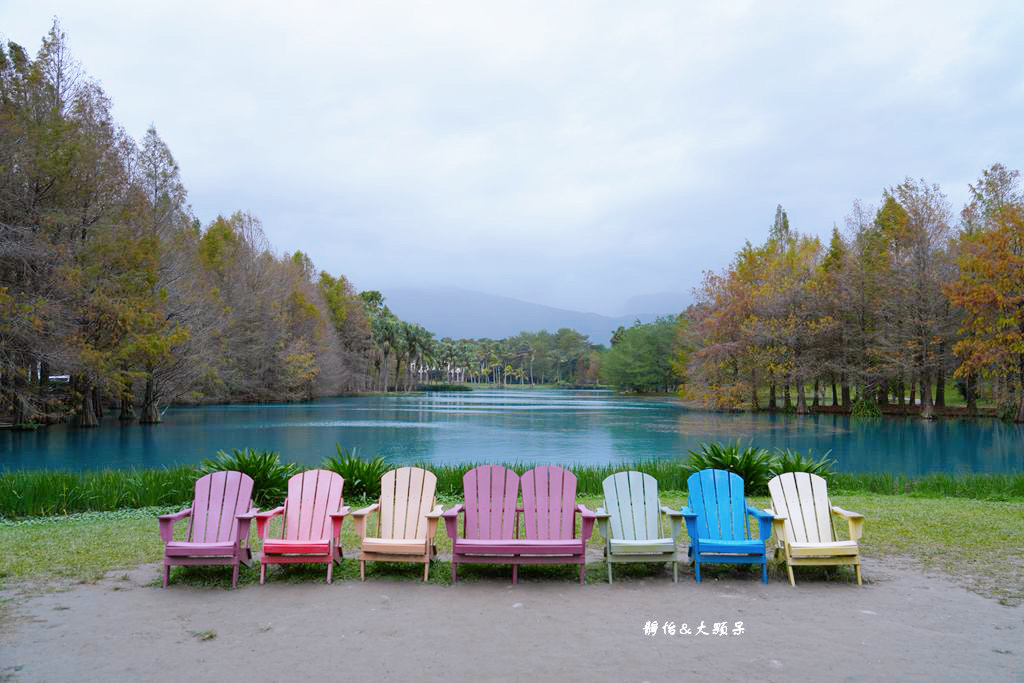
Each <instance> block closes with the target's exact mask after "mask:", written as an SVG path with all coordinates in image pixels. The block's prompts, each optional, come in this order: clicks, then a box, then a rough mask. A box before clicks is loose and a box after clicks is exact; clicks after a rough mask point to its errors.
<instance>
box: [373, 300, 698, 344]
mask: <svg viewBox="0 0 1024 683" xmlns="http://www.w3.org/2000/svg"><path fill="white" fill-rule="evenodd" d="M382 293H383V294H384V303H385V305H387V307H388V308H390V309H391V311H392V312H393V313H394V314H395V315H397V316H398V317H399V318H401V319H402V320H406V321H408V322H413V323H418V324H420V325H422V326H423V327H425V328H427V329H428V330H430V331H431V332H433V333H434V334H435V335H437V337H438V338H439V339H440V338H443V337H451V338H453V339H483V338H487V339H504V338H506V337H513V336H515V335H517V334H519V333H520V332H540V331H541V330H547V331H549V332H556V331H558V330H559V329H561V328H563V327H569V328H572V329H574V330H576V331H577V332H580V333H582V334H585V335H587V336H588V337H589V338H590V341H591V342H592V343H594V344H604V345H605V346H608V344H609V343H610V341H611V337H612V334H613V333H614V332H615V330H616V329H618V327H619V326H620V325H621V326H625V327H629V326H630V325H632V324H633V323H635V322H636V321H637V320H639V321H640V322H644V323H647V322H651V321H653V320H654V319H655V318H657V317H658V315H668V314H676V313H680V312H681V311H682V310H683V308H684V307H685V303H681V304H680V305H679V307H678V309H677V310H671V311H665V312H661V313H650V312H648V313H635V314H631V315H620V316H606V315H600V314H598V313H583V312H581V311H570V310H566V309H563V308H554V307H552V306H543V305H541V304H533V303H530V302H528V301H520V300H519V299H512V298H509V297H504V296H495V295H493V294H484V293H483V292H475V291H472V290H468V289H459V288H456V287H434V288H422V289H421V288H416V289H411V288H408V289H389V290H384V291H383V292H382ZM670 296H672V295H669V294H658V295H651V297H650V300H642V299H640V298H638V299H634V300H631V301H630V303H633V302H641V301H642V303H644V304H654V303H655V302H656V303H657V304H660V305H671V304H670V303H668V302H670V301H671V299H669V298H668V297H670ZM675 296H676V297H677V299H678V295H675ZM645 299H646V298H645Z"/></svg>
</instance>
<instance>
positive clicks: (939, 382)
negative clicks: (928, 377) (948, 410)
mask: <svg viewBox="0 0 1024 683" xmlns="http://www.w3.org/2000/svg"><path fill="white" fill-rule="evenodd" d="M939 357H940V358H941V357H942V356H941V354H940V356H939ZM935 405H936V406H937V407H940V408H945V407H946V368H945V365H944V364H943V363H941V362H940V363H939V367H938V369H937V370H936V371H935Z"/></svg>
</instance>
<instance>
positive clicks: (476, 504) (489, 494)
mask: <svg viewBox="0 0 1024 683" xmlns="http://www.w3.org/2000/svg"><path fill="white" fill-rule="evenodd" d="M462 487H463V492H464V494H465V498H464V501H465V502H464V505H465V510H466V522H465V523H466V530H465V536H466V538H475V539H500V540H506V539H510V538H515V533H516V506H517V503H518V502H519V475H518V474H516V473H515V472H513V471H512V470H509V469H505V468H504V467H501V466H500V465H482V466H480V467H474V468H473V469H471V470H470V471H469V472H466V474H465V475H463V477H462Z"/></svg>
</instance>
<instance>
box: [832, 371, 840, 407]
mask: <svg viewBox="0 0 1024 683" xmlns="http://www.w3.org/2000/svg"><path fill="white" fill-rule="evenodd" d="M831 379H832V405H833V406H837V405H839V391H838V389H839V387H838V386H837V385H836V375H835V373H834V372H833V373H832V377H831Z"/></svg>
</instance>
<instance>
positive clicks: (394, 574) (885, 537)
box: [0, 492, 1024, 605]
mask: <svg viewBox="0 0 1024 683" xmlns="http://www.w3.org/2000/svg"><path fill="white" fill-rule="evenodd" d="M685 498H686V496H685V494H684V493H680V492H675V493H671V492H666V493H665V494H663V496H662V502H663V503H665V504H667V505H670V506H672V507H678V506H680V505H682V504H683V503H684V502H685ZM442 502H443V503H444V504H445V506H446V507H448V506H449V505H451V504H452V503H454V502H455V500H454V499H453V500H445V501H442ZM581 502H583V503H584V504H586V505H587V506H588V507H590V508H592V509H593V508H596V507H598V506H599V505H600V504H601V499H600V498H599V497H596V496H583V497H581ZM751 502H752V503H753V504H754V505H757V506H759V507H765V506H767V505H768V500H767V498H752V499H751ZM833 502H835V503H836V504H837V505H840V506H841V507H844V508H846V509H848V510H855V511H857V512H860V513H862V514H864V515H865V516H866V517H867V522H866V524H865V534H864V538H863V539H862V541H861V542H862V548H863V552H864V554H865V555H866V556H868V557H870V558H873V559H875V560H876V561H879V560H881V561H884V560H885V558H886V557H892V558H904V557H905V558H910V559H912V560H915V561H916V562H917V563H919V565H920V566H921V567H922V568H924V569H927V570H938V571H941V572H944V573H946V574H948V575H949V576H951V577H952V578H953V579H954V580H955V581H957V582H958V583H960V584H961V585H963V586H965V587H966V588H968V589H970V590H973V591H975V592H977V593H980V594H982V595H985V596H987V597H990V598H994V599H996V600H999V601H1000V602H1002V603H1004V604H1011V605H1015V604H1021V603H1022V602H1024V523H1022V522H1024V501H1011V502H992V501H981V500H973V499H965V498H918V497H912V496H891V495H869V494H858V495H840V496H836V497H835V498H834V499H833ZM350 504H351V505H352V506H353V509H354V508H355V507H356V501H350ZM167 511H169V510H168V509H167V508H144V509H139V510H121V511H117V512H92V513H81V514H76V515H70V516H67V517H46V518H33V519H27V520H22V521H19V522H9V521H4V522H0V548H3V552H0V582H3V583H6V584H22V585H24V584H29V585H32V584H36V585H39V584H42V585H47V584H51V583H63V582H92V581H96V580H97V579H99V578H100V577H102V576H103V575H104V574H106V573H107V572H109V571H111V570H117V569H126V568H131V567H135V566H138V565H140V564H144V563H150V562H159V561H160V560H161V557H162V554H161V552H162V551H161V543H160V538H159V535H158V533H157V524H156V519H155V515H156V514H158V513H162V512H167ZM839 521H840V522H841V521H842V520H839ZM253 527H254V532H253V537H254V538H255V525H253ZM845 529H846V527H845V524H841V525H840V526H839V527H838V528H837V530H838V531H839V533H840V535H841V536H842V535H843V534H845ZM178 530H179V532H183V531H184V524H183V523H182V524H180V525H179V529H178ZM684 536H685V531H684ZM342 538H343V546H344V548H345V551H346V557H347V558H351V557H353V556H355V555H356V552H357V549H358V547H359V542H358V538H357V537H356V534H355V530H354V528H353V526H352V524H351V523H350V522H348V521H346V523H345V526H344V531H343V537H342ZM683 542H684V543H685V540H684V541H683ZM437 545H438V550H439V551H440V552H446V551H449V550H450V549H451V542H450V541H449V539H448V537H447V534H446V533H445V530H444V525H443V524H441V525H440V527H439V530H438V535H437ZM602 545H603V539H602V538H601V537H600V534H599V533H598V532H597V530H596V529H595V533H594V537H593V539H592V540H591V547H593V548H597V549H600V548H601V547H602ZM256 547H257V548H258V543H257V544H256ZM420 571H421V569H417V568H416V567H415V566H413V565H400V564H395V565H389V564H371V565H369V566H368V569H367V572H368V575H369V576H371V577H374V578H375V579H395V580H405V581H415V580H417V578H418V577H419V576H420ZM605 571H606V570H605V566H604V564H603V563H591V564H590V565H589V566H588V569H587V579H588V581H590V582H600V581H605V580H606V574H605ZM666 571H667V570H666V569H664V568H663V567H661V566H659V565H632V566H631V565H620V566H619V567H617V568H616V576H617V577H621V578H623V579H626V580H629V578H630V577H644V576H654V575H660V574H662V573H664V572H666ZM711 571H712V572H714V571H715V570H714V569H713V568H712V569H711ZM739 571H746V569H740V570H739ZM770 571H771V573H772V576H773V577H774V580H783V576H784V568H783V567H782V566H781V565H780V566H776V567H772V568H771V570H770ZM816 571H817V572H821V571H825V570H819V569H816V568H801V569H800V570H798V572H800V575H803V576H810V575H811V574H812V573H813V572H816ZM829 571H830V572H831V574H832V575H833V577H835V575H838V576H839V577H840V578H839V579H838V580H846V579H847V578H848V570H846V569H845V568H844V569H831V570H829ZM230 572H231V570H230V568H221V567H209V568H208V567H198V568H182V569H175V570H174V571H173V573H172V581H174V582H176V583H185V584H192V585H213V586H218V587H225V588H226V587H228V586H229V585H230ZM509 572H510V570H509V568H508V567H507V566H494V567H491V566H486V565H485V566H466V567H462V568H460V572H459V573H460V580H462V579H464V580H467V581H472V580H474V579H475V578H479V577H499V578H504V577H508V576H509ZM865 574H866V579H867V580H869V581H870V579H871V576H870V571H867V572H865ZM324 575H325V570H324V568H323V566H322V565H321V566H318V567H314V566H304V565H298V566H291V567H287V566H275V567H272V568H271V569H270V578H269V579H268V580H273V581H323V579H324ZM358 576H359V569H358V563H356V562H354V561H352V560H350V559H346V561H345V562H343V563H342V566H341V567H336V568H335V577H336V578H337V579H338V580H358ZM521 576H522V577H523V578H525V579H527V580H528V579H529V578H531V577H538V576H541V577H548V576H550V578H551V579H552V580H572V578H573V577H574V576H575V570H574V569H573V568H572V567H569V566H565V567H557V566H556V567H527V568H525V569H522V570H521ZM257 579H258V567H257V566H256V565H254V568H252V569H249V570H246V569H245V568H244V567H243V571H242V579H241V580H242V582H243V583H254V582H256V581H257ZM430 580H431V582H432V583H439V584H447V583H450V582H451V576H450V573H449V566H448V563H442V562H437V563H434V565H433V566H432V567H431V571H430ZM834 580H835V579H834ZM797 581H798V582H799V581H800V578H799V577H798V578H797Z"/></svg>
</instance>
